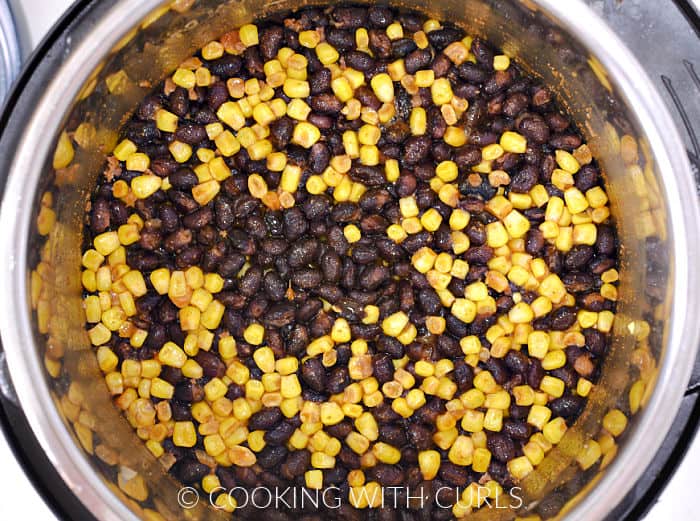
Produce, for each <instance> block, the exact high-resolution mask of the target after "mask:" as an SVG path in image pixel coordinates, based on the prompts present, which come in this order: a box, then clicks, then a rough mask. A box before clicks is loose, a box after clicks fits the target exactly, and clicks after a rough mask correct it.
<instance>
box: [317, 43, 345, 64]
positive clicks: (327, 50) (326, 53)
mask: <svg viewBox="0 0 700 521" xmlns="http://www.w3.org/2000/svg"><path fill="white" fill-rule="evenodd" d="M316 56H317V57H318V59H319V61H320V62H321V63H322V64H323V65H330V64H331V63H335V62H337V61H338V58H340V55H339V54H338V51H336V50H335V48H334V47H333V46H332V45H330V44H328V43H326V42H322V43H319V44H318V45H317V46H316Z"/></svg>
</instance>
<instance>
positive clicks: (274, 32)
mask: <svg viewBox="0 0 700 521" xmlns="http://www.w3.org/2000/svg"><path fill="white" fill-rule="evenodd" d="M283 40H284V29H282V28H281V27H280V26H277V25H273V26H271V27H268V28H266V29H265V30H263V31H262V34H261V35H260V54H262V57H263V58H265V60H272V59H273V58H275V57H276V56H277V52H278V51H279V50H280V49H281V48H282V44H283Z"/></svg>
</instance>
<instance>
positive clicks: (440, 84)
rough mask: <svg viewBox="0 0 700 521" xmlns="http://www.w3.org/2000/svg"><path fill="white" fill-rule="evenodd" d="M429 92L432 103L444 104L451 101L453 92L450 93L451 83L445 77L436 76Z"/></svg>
mask: <svg viewBox="0 0 700 521" xmlns="http://www.w3.org/2000/svg"><path fill="white" fill-rule="evenodd" d="M430 94H431V96H432V99H433V103H435V104H436V105H444V104H446V103H449V102H450V101H452V98H453V96H454V94H453V93H452V85H451V84H450V81H449V80H448V79H447V78H436V79H435V81H433V84H432V85H431V86H430Z"/></svg>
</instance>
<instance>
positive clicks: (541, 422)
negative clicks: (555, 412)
mask: <svg viewBox="0 0 700 521" xmlns="http://www.w3.org/2000/svg"><path fill="white" fill-rule="evenodd" d="M550 378H551V377H550ZM551 417H552V411H551V410H550V409H549V408H548V407H545V406H544V405H536V404H535V405H533V406H532V407H531V408H530V412H529V413H528V415H527V422H528V423H529V424H530V425H533V426H535V427H537V428H538V429H540V430H541V429H542V428H543V427H544V426H545V424H546V423H547V422H548V421H549V419H550V418H551Z"/></svg>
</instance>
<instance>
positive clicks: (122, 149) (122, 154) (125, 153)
mask: <svg viewBox="0 0 700 521" xmlns="http://www.w3.org/2000/svg"><path fill="white" fill-rule="evenodd" d="M59 145H61V142H60V141H59ZM72 146H73V145H71V150H72ZM134 153H136V145H135V144H134V142H133V141H130V140H128V139H124V140H122V141H121V142H120V143H119V144H118V145H117V146H116V147H115V148H114V151H113V152H112V154H114V157H116V158H117V159H118V160H119V161H126V160H127V159H128V158H129V156H130V155H131V154H134ZM71 160H72V157H71ZM54 162H55V158H54ZM62 163H65V160H63V161H62ZM69 163H70V161H69V162H68V164H69ZM68 164H66V166H68Z"/></svg>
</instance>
